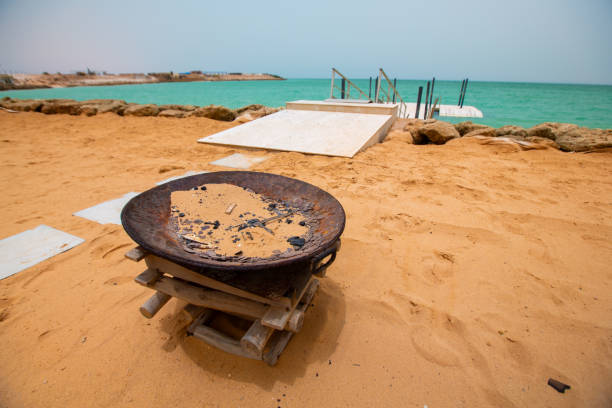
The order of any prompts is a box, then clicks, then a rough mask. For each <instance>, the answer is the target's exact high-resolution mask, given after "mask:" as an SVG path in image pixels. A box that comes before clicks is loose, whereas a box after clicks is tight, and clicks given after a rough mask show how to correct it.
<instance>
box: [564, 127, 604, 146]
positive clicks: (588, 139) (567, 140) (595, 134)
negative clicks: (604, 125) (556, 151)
mask: <svg viewBox="0 0 612 408" xmlns="http://www.w3.org/2000/svg"><path fill="white" fill-rule="evenodd" d="M555 142H556V143H557V144H558V145H559V147H560V148H561V150H564V151H572V152H585V151H590V150H596V149H604V148H608V147H612V129H607V130H601V129H589V128H581V127H576V128H572V127H560V128H559V129H557V135H556V138H555Z"/></svg>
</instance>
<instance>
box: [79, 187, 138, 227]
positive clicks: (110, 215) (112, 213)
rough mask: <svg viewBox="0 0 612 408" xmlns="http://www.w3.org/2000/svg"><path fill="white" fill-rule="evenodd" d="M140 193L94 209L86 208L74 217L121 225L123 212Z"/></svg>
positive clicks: (125, 196)
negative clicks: (129, 202)
mask: <svg viewBox="0 0 612 408" xmlns="http://www.w3.org/2000/svg"><path fill="white" fill-rule="evenodd" d="M138 194H139V193H134V192H129V193H126V194H124V195H123V197H119V198H116V199H114V200H109V201H105V202H103V203H100V204H98V205H94V206H93V207H89V208H86V209H84V210H81V211H79V212H75V213H74V214H72V215H76V216H78V217H83V218H87V219H88V220H90V221H95V222H97V223H100V224H117V225H121V210H122V209H123V207H124V206H125V205H126V204H127V202H128V201H130V200H131V199H132V198H133V197H135V196H137V195H138Z"/></svg>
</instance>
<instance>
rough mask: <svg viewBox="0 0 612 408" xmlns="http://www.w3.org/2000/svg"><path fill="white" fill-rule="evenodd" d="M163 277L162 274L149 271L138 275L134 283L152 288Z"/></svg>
mask: <svg viewBox="0 0 612 408" xmlns="http://www.w3.org/2000/svg"><path fill="white" fill-rule="evenodd" d="M161 276H162V274H161V273H159V272H158V271H156V270H154V269H147V270H146V271H144V272H143V273H141V274H140V275H138V276H137V277H136V278H135V279H134V281H135V282H136V283H138V284H140V285H142V286H150V285H152V284H153V283H155V281H156V280H158V279H159V278H160V277H161Z"/></svg>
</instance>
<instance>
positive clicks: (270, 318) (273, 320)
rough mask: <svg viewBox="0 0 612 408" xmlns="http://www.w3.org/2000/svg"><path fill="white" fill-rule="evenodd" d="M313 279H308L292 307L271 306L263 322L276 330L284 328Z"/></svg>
mask: <svg viewBox="0 0 612 408" xmlns="http://www.w3.org/2000/svg"><path fill="white" fill-rule="evenodd" d="M312 280H313V278H312V277H311V278H309V279H308V280H307V281H306V284H305V285H304V286H303V287H302V289H301V290H300V292H299V296H297V298H296V301H295V302H294V303H293V306H292V307H291V308H289V309H286V308H284V309H282V308H278V307H272V306H271V307H270V308H269V309H268V311H267V312H266V314H265V315H264V317H263V319H261V324H263V325H264V326H267V327H271V328H273V329H275V330H284V329H285V326H286V325H287V321H288V320H289V317H291V314H292V313H293V311H294V310H295V308H296V307H297V305H298V304H299V302H300V299H301V298H302V296H304V293H306V289H307V288H309V287H310V283H311V282H312Z"/></svg>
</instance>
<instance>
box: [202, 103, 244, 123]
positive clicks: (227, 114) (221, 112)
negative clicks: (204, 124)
mask: <svg viewBox="0 0 612 408" xmlns="http://www.w3.org/2000/svg"><path fill="white" fill-rule="evenodd" d="M192 116H197V117H202V118H209V119H214V120H223V121H226V122H231V121H232V120H234V119H236V114H235V113H234V111H233V110H231V109H228V108H226V107H225V106H217V105H209V106H204V107H201V108H198V109H196V110H194V111H193V112H192Z"/></svg>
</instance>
